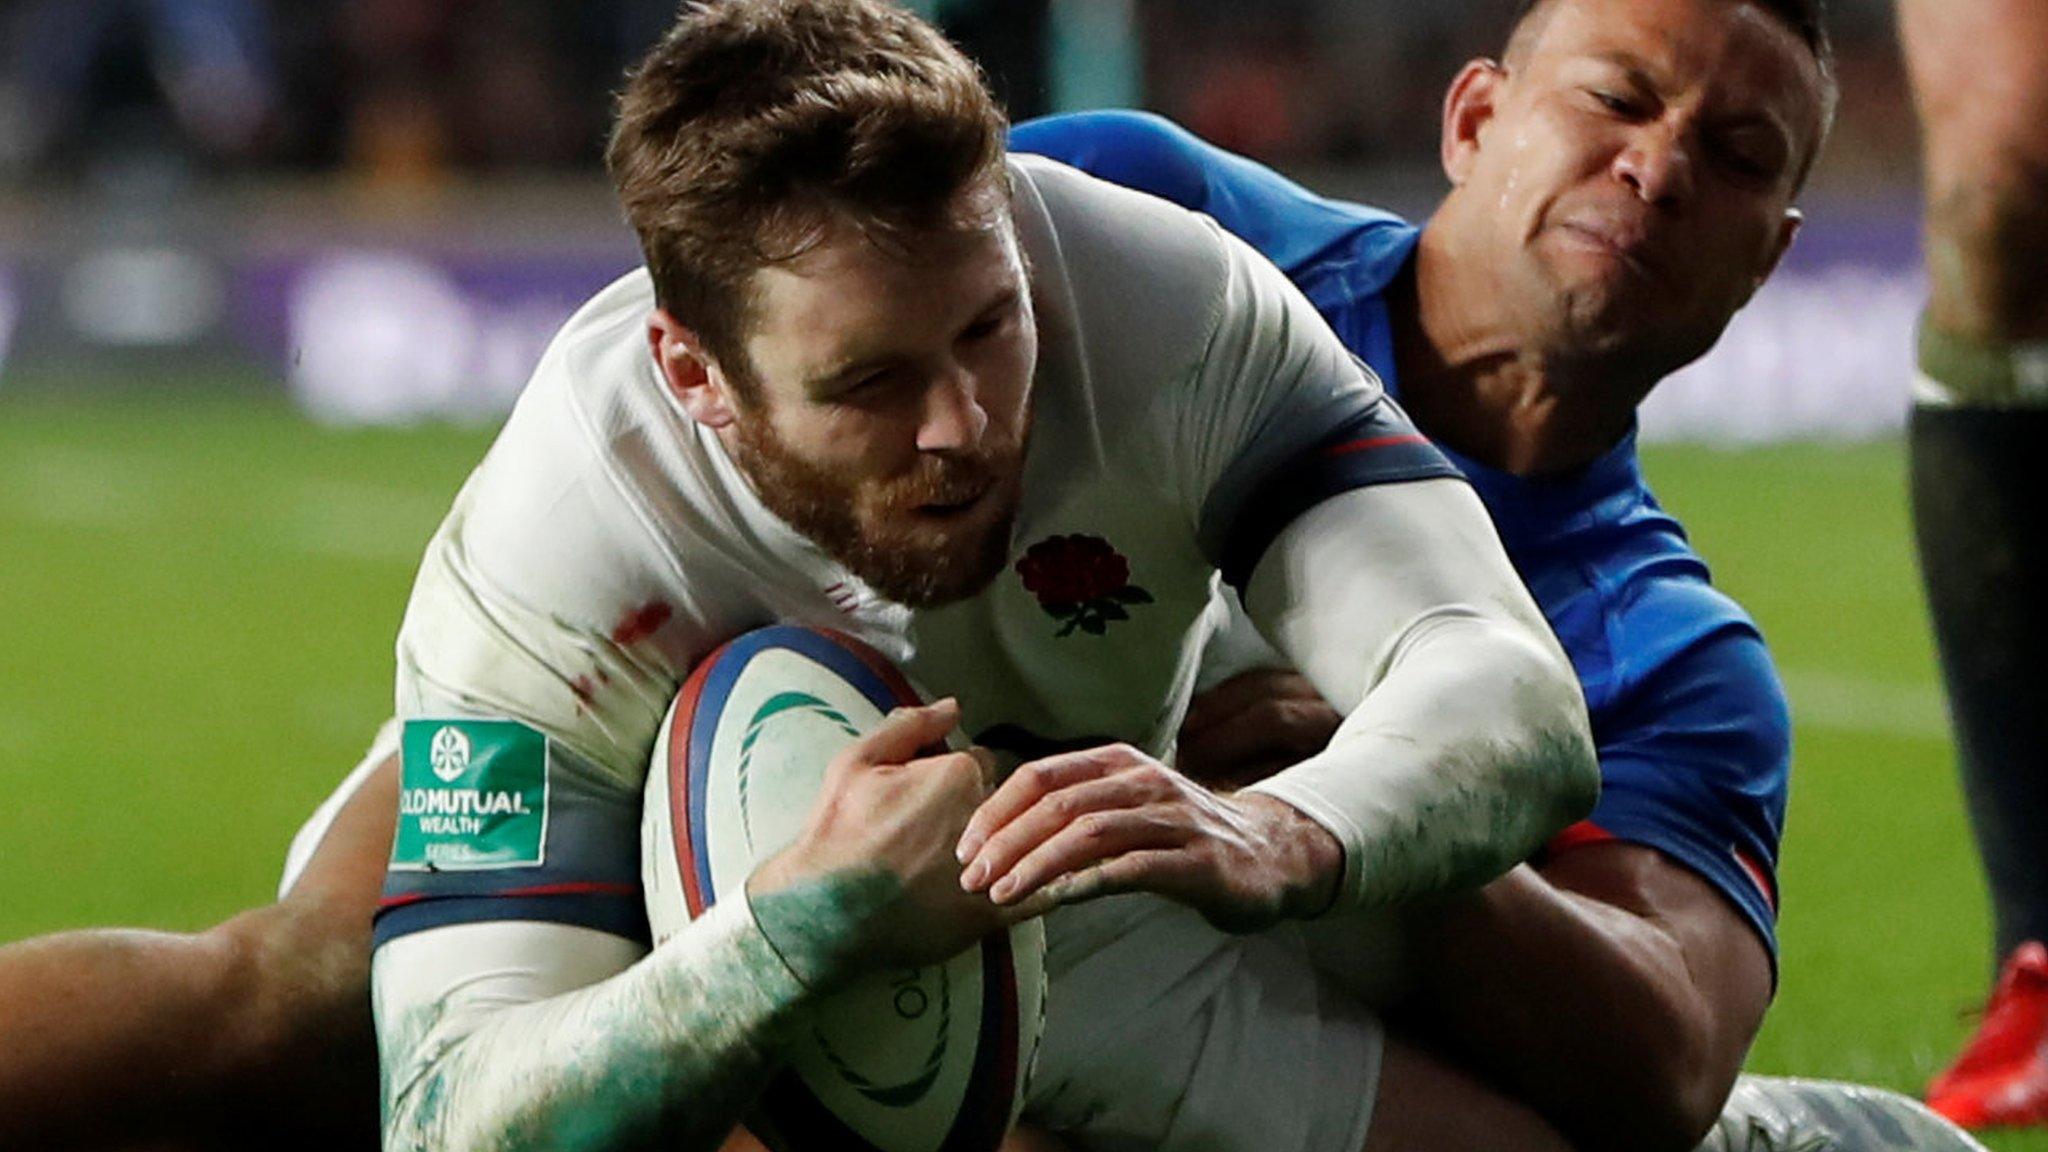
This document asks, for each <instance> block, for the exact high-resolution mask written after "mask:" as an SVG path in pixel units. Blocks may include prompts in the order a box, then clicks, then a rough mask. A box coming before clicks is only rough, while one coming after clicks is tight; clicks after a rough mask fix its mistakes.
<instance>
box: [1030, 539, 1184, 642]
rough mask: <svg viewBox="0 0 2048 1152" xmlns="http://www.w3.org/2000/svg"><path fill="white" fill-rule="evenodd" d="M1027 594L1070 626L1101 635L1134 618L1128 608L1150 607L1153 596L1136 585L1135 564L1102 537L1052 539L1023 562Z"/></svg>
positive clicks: (1032, 549)
mask: <svg viewBox="0 0 2048 1152" xmlns="http://www.w3.org/2000/svg"><path fill="white" fill-rule="evenodd" d="M1017 575H1018V577H1019V578H1021V579H1022V580H1023V581H1024V590H1025V591H1027V592H1029V593H1031V594H1032V595H1033V596H1036V597H1037V598H1038V606H1039V607H1041V608H1043V609H1045V611H1046V614H1047V615H1049V616H1051V617H1052V618H1053V619H1055V620H1059V621H1062V622H1063V623H1065V625H1066V627H1064V628H1061V629H1060V631H1059V633H1058V634H1059V635H1061V636H1065V635H1067V634H1068V633H1071V632H1072V631H1074V629H1076V628H1079V629H1081V630H1082V631H1084V632H1087V633H1089V634H1091V635H1095V636H1100V635H1102V634H1103V632H1105V631H1106V630H1107V628H1108V624H1109V622H1110V621H1112V620H1128V619H1130V618H1131V616H1130V612H1129V611H1127V610H1126V607H1125V606H1126V605H1130V604H1150V603H1151V602H1152V595H1151V593H1149V592H1146V591H1145V590H1144V589H1143V588H1140V587H1138V586H1137V585H1135V584H1132V583H1131V562H1130V561H1129V560H1126V559H1125V558H1124V557H1123V556H1122V555H1121V554H1120V553H1118V552H1117V550H1116V549H1115V548H1113V547H1111V546H1110V543H1109V541H1107V540H1104V539H1103V538H1102V537H1100V536H1083V535H1078V534H1077V535H1072V536H1049V537H1047V538H1045V539H1044V540H1040V541H1039V542H1038V543H1036V544H1033V545H1032V546H1031V547H1030V548H1029V549H1027V550H1026V551H1025V553H1024V555H1023V557H1022V558H1020V559H1019V560H1018V561H1017Z"/></svg>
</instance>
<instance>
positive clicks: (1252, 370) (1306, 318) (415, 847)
mask: <svg viewBox="0 0 2048 1152" xmlns="http://www.w3.org/2000/svg"><path fill="white" fill-rule="evenodd" d="M1011 170H1012V176H1013V178H1014V186H1015V195H1014V208H1015V218H1016V224H1017V229H1018V235H1019V242H1020V244H1021V246H1022V248H1023V249H1024V251H1025V253H1026V254H1027V258H1028V261H1029V264H1028V266H1029V268H1030V278H1031V284H1032V294H1033V299H1034V303H1035V306H1036V312H1037V317H1036V319H1037V324H1038V327H1039V333H1040V343H1039V361H1038V366H1037V371H1036V375H1035V379H1034V383H1033V389H1034V392H1033V396H1034V406H1035V418H1034V424H1033V430H1032V435H1031V439H1030V445H1029V453H1028V456H1027V459H1026V464H1025V469H1026V471H1025V480H1024V486H1023V495H1022V502H1021V505H1020V507H1019V510H1018V514H1017V518H1016V530H1015V535H1014V537H1013V544H1012V552H1011V563H1010V564H1009V566H1007V567H1006V568H1005V569H1004V571H1003V572H1002V573H1001V575H1000V576H998V577H997V579H996V580H995V581H994V583H993V584H991V585H990V586H989V587H988V588H987V589H985V590H984V591H982V592H981V593H979V594H978V595H976V596H974V597H972V598H971V599H968V600H965V601H962V602H959V603H956V604H952V605H948V606H945V607H942V608H939V609H935V610H928V611H912V610H910V609H908V608H905V607H903V606H901V605H897V604H893V603H890V602H888V601H885V600H883V599H881V598H880V597H879V596H877V595H876V594H875V593H874V592H872V591H871V590H870V589H868V588H866V587H865V586H864V585H862V584H861V583H860V581H858V580H857V579H855V578H854V577H853V576H852V575H851V574H849V573H848V572H847V571H846V570H845V569H843V568H842V567H841V566H840V565H838V564H837V563H835V562H834V561H833V560H832V559H830V558H829V557H828V556H826V555H825V554H824V553H823V552H822V551H821V550H819V549H818V548H817V547H815V546H814V545H812V544H811V543H810V542H809V541H807V540H806V539H804V538H802V537H801V536H799V535H798V534H797V533H796V532H795V531H794V530H793V529H791V528H790V527H789V526H788V525H786V524H784V523H783V522H781V521H780V520H778V519H777V518H776V517H775V516H773V515H772V514H771V513H769V512H768V511H767V510H766V509H765V508H764V507H763V506H762V504H761V502H760V501H759V499H758V498H757V497H756V496H755V495H754V493H753V492H752V490H751V489H750V488H749V486H748V484H747V482H746V480H745V479H744V478H743V477H742V476H741V474H740V473H739V471H738V470H737V469H736V468H735V467H734V465H733V464H732V462H731V461H730V459H728V457H727V456H726V454H725V452H724V450H723V448H722V447H721V446H720V444H719V441H718V439H717V437H716V436H715V434H713V433H712V432H711V431H710V430H709V429H706V428H704V427H702V426H700V425H698V424H696V423H695V422H694V421H692V420H691V419H690V418H689V417H688V416H687V415H685V414H684V412H683V411H682V410H681V408H680V406H679V405H678V404H677V402H676V401H675V399H674V398H673V396H672V395H671V394H670V393H669V391H668V389H667V388H666V387H665V385H664V383H663V380H662V377H661V374H660V372H659V370H658V368H657V366H656V365H655V363H654V362H653V360H652V358H651V354H650V352H649V350H648V346H647V341H646V338H645V335H644V333H645V325H646V320H647V316H648V313H649V312H650V311H651V310H652V309H653V307H654V299H653V291H652V287H651V284H650V282H649V279H648V277H647V275H646V273H645V272H644V271H638V272H634V273H632V274H630V275H627V276H625V277H624V278H622V279H620V280H619V281H618V282H616V283H614V284H613V285H611V286H610V287H608V288H606V289H605V290H604V291H603V292H601V293H600V294H599V295H598V296H597V297H596V298H594V299H593V300H591V301H590V302H589V303H588V304H587V305H585V306H584V307H583V308H582V309H581V310H580V311H578V312H577V313H576V315H575V316H574V317H573V318H571V319H570V321H569V322H568V324H567V326H566V327H565V328H564V329H563V331H562V332H561V334H560V335H559V336H558V337H557V339H556V340H555V341H554V343H553V345H552V346H551V347H550V348H549V350H548V352H547V354H546V355H545V357H544V358H543V360H542V362H541V364H540V366H539V368H538V369H537V370H536V372H535V375H534V378H533V382H532V384H531V385H530V387H529V388H528V389H527V391H526V393H525V395H524V396H523V397H522V399H521V400H520V402H519V405H518V407H517V409H516V410H515V411H514V413H513V415H512V417H511V419H510V420H509V422H508V423H507V424H506V426H505V428H504V431H503V432H502V434H501V435H500V436H499V438H498V440H497V442H496V444H495V445H494V446H493V447H492V448H491V450H490V452H489V454H488V455H487V456H486V457H485V459H484V461H483V462H482V464H481V465H480V466H479V467H478V468H477V470H476V472H475V473H474V474H473V475H472V476H471V478H470V480H469V482H468V483H467V484H466V485H465V486H464V487H463V489H462V492H461V494H460V495H459V496H458V497H457V499H456V502H455V505H454V508H453V509H452V511H451V512H450V513H449V515H448V518H447V520H446V521H445V522H444V523H443V524H442V526H441V528H440V530H439V531H438V532H437V533H436V535H435V536H434V539H433V541H432V543H431V544H430V546H429V548H428V551H427V555H426V558H425V561H424V563H423V564H422V567H421V570H420V574H419V578H418V582H417V585H416V586H415V588H414V592H413V598H412V602H411V605H410V607H409V609H408V611H407V613H406V618H405V623H404V627H403V629H402V631H401V634H400V637H399V643H398V666H399V674H398V709H399V714H400V716H401V718H404V719H407V720H409V721H418V722H416V723H410V724H408V726H407V733H406V739H405V757H404V759H405V767H404V773H405V791H404V800H403V803H402V808H401V816H400V822H399V832H398V837H397V841H396V843H395V845H394V849H393V865H392V872H391V876H390V880H389V882H388V884H387V890H386V893H385V896H386V899H385V904H384V909H383V911H382V912H380V914H379V921H378V940H379V942H380V943H381V942H383V941H385V940H388V939H391V938H393V937H395V936H400V935H405V934H407V933H410V932H414V931H419V930H422V929H426V928H431V927H435V926H439V925H443V924H451V923H463V922H475V921H493V920H520V919H533V920H546V921H555V922H561V923H569V924H578V925H582V926H586V927H592V928H598V929H601V930H604V931H608V932H612V933H615V934H618V935H622V936H628V937H632V938H644V935H645V931H646V929H645V924H644V919H643V916H642V913H641V910H640V896H639V869H638V863H637V859H638V836H637V829H638V823H639V816H640V805H641V794H642V785H643V781H644V778H645V773H646V771H647V761H648V756H649V752H650V749H651V747H652V745H653V741H654V737H655V733H656V729H657V727H658V726H659V724H660V721H661V719H662V716H663V714H664V713H665V712H666V710H667V708H668V705H669V702H670V700H671V699H672V698H673V696H674V694H675V692H676V690H677V687H678V685H679V684H680V682H681V681H682V680H683V679H684V678H685V676H686V675H687V674H688V672H689V670H690V668H691V666H692V665H693V664H694V663H695V662H696V661H697V660H699V659H700V658H701V657H703V656H704V655H706V654H707V653H709V652H710V651H711V650H712V649H713V648H715V647H716V646H718V645H719V644H720V643H722V642H724V641H725V640H728V639H730V638H732V637H733V636H734V635H736V634H738V633H740V632H743V631H745V630H747V629H750V628H753V627H757V626H760V625H763V624H768V623H772V622H778V621H779V622H789V623H800V624H809V625H818V626H825V627H831V628H836V629H839V630H842V631H845V632H848V633H851V634H852V635H854V636H857V637H859V638H860V639H861V640H863V641H865V642H867V643H868V644H870V645H873V646H874V647H875V648H877V649H879V650H880V651H881V652H883V653H884V654H885V655H887V656H889V657H890V658H892V659H894V660H895V661H897V662H898V664H900V665H901V666H902V667H903V668H904V670H905V671H906V672H907V673H908V674H909V675H910V677H911V678H912V679H913V680H914V681H915V682H917V683H918V684H919V685H920V687H922V688H923V689H924V690H926V691H927V692H930V693H933V694H945V695H954V696H957V697H958V698H959V700H960V702H961V705H962V707H963V710H964V720H963V728H964V730H965V731H966V733H967V734H969V735H970V736H971V737H972V738H974V739H975V740H976V741H977V742H979V743H983V744H987V745H989V746H991V747H995V748H997V749H999V750H1004V751H1008V752H1010V753H1012V754H1014V755H1016V756H1018V757H1020V758H1025V759H1029V758H1032V757H1035V756H1037V755H1042V754H1045V753H1046V752H1049V751H1051V750H1053V749H1054V748H1056V747H1063V746H1069V745H1076V744H1097V743H1103V742H1107V741H1111V740H1122V741H1126V742H1129V743H1131V744H1133V745H1135V746H1137V747H1140V748H1142V749H1145V750H1147V751H1149V752H1151V753H1153V754H1155V755H1160V756H1162V757H1163V756H1165V755H1166V754H1167V753H1168V752H1169V746H1170V743H1171V740H1172V736H1173V733H1174V731H1175V729H1176V728H1177V727H1178V724H1179V720H1180V717H1181V713H1182V711H1183V709H1184V707H1185V704H1186V701H1187V697H1188V695H1189V692H1190V689H1191V686H1192V681H1193V677H1194V672H1195V666H1196V658H1197V656H1198V654H1199V649H1200V646H1201V642H1202V639H1203V637H1204V635H1205V632H1206V628H1207V624H1206V623H1205V620H1206V617H1205V611H1206V610H1207V608H1208V606H1209V604H1210V602H1211V597H1212V594H1213V592H1214V589H1215V586H1216V580H1217V577H1218V572H1219V570H1220V571H1222V572H1223V573H1224V574H1225V575H1226V576H1228V577H1230V578H1231V579H1232V580H1233V581H1234V582H1236V583H1238V584H1240V585H1241V584H1242V583H1243V581H1244V580H1246V579H1247V578H1248V577H1249V574H1250V571H1251V569H1252V567H1253V566H1254V565H1255V564H1256V563H1257V561H1258V558H1259V556H1260V554H1261V552H1262V551H1263V550H1264V548H1265V546H1266V545H1267V544H1269V543H1270V542H1271V541H1272V539H1273V537H1274V536H1275V535H1277V534H1278V532H1279V531H1280V530H1281V529H1282V528H1284V527H1285V526H1286V524H1287V523H1288V522H1289V521H1291V520H1292V519H1293V518H1294V516H1295V515H1297V514H1298V513H1300V512H1301V511H1303V510H1305V509H1306V508H1307V507H1309V506H1311V505H1313V504H1315V503H1317V502H1319V501H1320V500H1322V499H1324V498H1326V497H1328V496H1330V495H1332V494H1335V493H1336V492H1339V491H1342V490H1345V489H1349V488H1355V487H1360V486H1363V485H1367V484H1373V483H1382V482H1392V481H1403V480H1411V479H1418V478H1423V477H1433V476H1455V475H1456V474H1457V473H1456V472H1455V470H1454V469H1453V468H1452V466H1451V465H1450V464H1449V463H1448V462H1446V461H1445V460H1444V459H1443V457H1442V456H1440V455H1439V454H1438V453H1436V451H1435V450H1434V449H1433V448H1431V447H1430V446H1429V445H1428V443H1427V442H1426V441H1425V440H1423V438H1422V437H1420V436H1419V435H1416V434H1415V432H1414V430H1413V428H1412V427H1411V426H1410V425H1409V424H1408V422H1407V419H1406V417H1405V416H1403V415H1402V414H1401V413H1400V412H1399V410H1398V409H1397V408H1395V407H1394V406H1393V404H1392V403H1391V402H1390V401H1389V400H1387V399H1386V398H1385V397H1384V396H1383V394H1382V390H1381V388H1380V385H1379V383H1378V381H1377V380H1376V379H1375V378H1374V377H1373V376H1372V375H1371V373H1370V372H1369V370H1367V369H1365V368H1363V367H1362V366H1361V365H1359V364H1358V363H1357V362H1356V361H1355V360H1354V359H1353V358H1352V357H1351V356H1350V355H1349V354H1348V353H1347V352H1346V351H1345V350H1344V348H1343V347H1342V346H1341V345H1340V344H1339V342H1338V340H1337V339H1336V337H1335V336H1333V335H1332V334H1331V333H1330V331H1329V330H1328V328H1327V327H1326V326H1325V324H1324V322H1323V321H1322V320H1321V319H1320V318H1319V317H1318V316H1317V314H1316V313H1315V311H1314V309H1313V308H1312V307H1311V306H1310V305H1309V304H1308V302H1307V301H1306V300H1305V299H1303V298H1302V297H1301V295H1300V294H1299V293H1298V292H1297V291H1296V290H1295V289H1294V288H1293V286H1292V285H1290V284H1289V283H1288V282H1287V280H1286V278H1285V277H1283V276H1282V275H1281V274H1280V273H1279V272H1278V271H1276V270H1275V269H1274V268H1273V267H1272V266H1270V265H1269V264H1267V263H1266V262H1265V261H1264V260H1263V259H1262V258H1260V257H1259V256H1257V255H1256V254H1255V253H1254V252H1253V251H1252V250H1251V249H1250V248H1248V247H1246V246H1245V245H1243V244H1242V243H1241V242H1239V241H1237V240H1235V239H1234V238H1232V237H1230V236H1229V235H1228V234H1226V233H1225V232H1223V231H1222V230H1221V229H1220V228H1218V227H1217V226H1216V225H1215V224H1214V223H1213V222H1212V221H1210V220H1209V219H1208V218H1207V217H1203V216H1197V215H1194V214H1191V213H1188V212H1186V211H1184V210H1182V209H1180V208H1177V207H1174V206H1172V205H1169V204H1167V203H1165V202H1164V201H1159V200H1154V199H1152V198H1150V197H1146V196H1143V195H1140V194H1137V193H1132V192H1128V191H1125V190H1123V189H1120V188H1116V187H1114V186H1112V185H1109V184H1106V183H1103V182H1100V181H1097V180H1095V179H1093V178H1091V177H1088V176H1085V175H1083V174H1081V173H1079V172H1076V171H1074V170H1072V169H1069V168H1066V167H1064V166H1062V165H1059V164H1056V163H1053V162H1051V161H1044V160H1039V159H1036V158H1030V157H1020V158H1017V159H1016V160H1014V161H1013V163H1012V169H1011ZM450 718H459V719H462V720H465V721H468V722H466V723H463V724H460V725H457V726H456V727H455V729H454V731H453V734H450V730H449V728H448V726H445V725H441V724H438V723H427V721H430V720H431V721H440V720H445V719H450Z"/></svg>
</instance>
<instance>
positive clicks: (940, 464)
mask: <svg viewBox="0 0 2048 1152" xmlns="http://www.w3.org/2000/svg"><path fill="white" fill-rule="evenodd" d="M1019 431H1020V433H1021V431H1022V429H1020V430H1019ZM728 444H729V445H730V447H731V449H732V454H733V458H734V462H735V463H737V464H738V465H739V468H740V470H741V471H742V472H743V473H744V474H745V475H746V477H747V479H748V481H749V482H750V483H751V484H752V485H753V487H754V491H755V492H756V493H757V494H758V495H759V496H760V499H761V502H762V503H763V504H764V505H766V506H767V508H768V510H769V511H770V512H773V513H774V514H775V515H776V516H778V517H780V518H781V519H782V520H783V521H785V522H786V523H788V524H789V525H790V526H791V527H793V528H795V529H796V530H797V531H798V532H800V533H802V534H803V535H804V536H805V537H806V538H808V539H809V540H811V541H812V542H813V543H815V544H816V545H818V547H819V548H821V549H823V550H824V552H825V554H826V555H828V556H830V557H832V559H834V560H836V561H838V562H839V563H840V564H842V565H844V566H845V567H846V569H847V570H848V571H850V572H852V573H853V575H854V576H855V577H857V578H859V579H860V580H861V581H862V582H863V583H865V584H867V585H868V586H869V587H871V588H873V589H874V590H875V591H876V592H879V593H880V594H881V595H882V596H884V597H886V598H888V599H889V600H892V601H894V602H896V603H898V604H904V605H907V606H909V607H912V608H932V607H937V606H938V605H941V604H948V603H952V602H954V601H957V600H964V599H966V598H968V597H970V596H973V595H975V594H976V593H978V592H980V591H981V590H982V589H984V588H986V587H988V585H989V583H990V582H991V581H993V580H994V579H995V578H996V576H997V575H999V574H1000V573H1001V572H1002V571H1003V568H1004V566H1005V565H1006V564H1007V563H1008V561H1009V553H1010V540H1011V531H1012V529H1013V527H1014V525H1015V521H1016V516H1017V504H1018V500H1019V498H1020V496H1021V493H1022V484H1021V478H1022V476H1023V463H1024V448H1025V442H1024V437H1023V436H1022V435H1021V434H1020V435H1018V436H1016V437H1013V438H1010V439H1008V440H1007V441H1005V442H1004V443H992V442H989V441H987V440H984V441H983V442H982V443H981V444H979V445H977V446H976V448H975V449H974V450H972V451H970V452H964V453H944V454H939V453H920V454H919V455H917V456H916V457H915V458H914V460H913V462H912V466H911V467H910V469H909V470H908V471H906V472H904V473H902V474H901V475H895V476H886V477H874V478H869V477H864V476H863V475H862V474H861V473H860V471H859V470H858V469H856V468H854V467H851V466H847V465H837V466H835V465H831V464H825V463H820V462H817V461H814V460H809V459H806V458H805V457H804V455H803V454H802V453H801V452H800V451H798V450H797V449H796V448H794V447H793V446H792V445H790V444H789V443H788V441H786V440H785V439H784V438H783V437H782V435H781V434H780V433H778V432H777V430H776V429H775V427H774V423H773V421H772V420H769V419H766V418H757V419H744V418H743V419H742V420H740V421H739V422H738V423H737V424H736V426H735V428H734V432H733V435H732V436H731V437H730V438H729V440H728Z"/></svg>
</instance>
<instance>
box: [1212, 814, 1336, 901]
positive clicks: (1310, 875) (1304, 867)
mask: <svg viewBox="0 0 2048 1152" xmlns="http://www.w3.org/2000/svg"><path fill="white" fill-rule="evenodd" d="M1238 802H1239V803H1240V804H1242V805H1244V807H1245V809H1246V810H1247V811H1249V812H1252V813H1254V814H1255V815H1256V816H1257V817H1258V819H1259V820H1260V822H1261V824H1262V825H1263V826H1264V828H1265V832H1266V840H1267V843H1268V844H1269V845H1270V846H1271V847H1272V849H1273V853H1274V856H1273V858H1274V862H1275V863H1276V865H1277V866H1278V867H1279V869H1280V872H1281V877H1282V880H1281V893H1280V914H1281V916H1283V917H1285V918H1287V919H1290V920H1309V919H1313V918H1315V917H1317V916H1320V915H1322V914H1323V913H1325V912H1327V911H1329V910H1330V908H1331V907H1332V906H1333V905H1335V904H1336V902H1337V893H1338V890H1339V888H1340V887H1341V886H1342V884H1343V880H1344V846H1343V844H1341V843H1340V842H1339V841H1338V840H1337V837H1336V836H1334V835H1332V834H1331V832H1330V830H1329V829H1327V828H1325V827H1323V826H1322V825H1321V824H1318V823H1317V822H1316V821H1315V820H1313V819H1311V818H1310V817H1309V816H1308V814H1307V813H1305V812H1303V811H1302V810H1301V809H1299V808H1296V807H1295V806H1294V805H1292V804H1289V803H1288V802H1287V801H1285V800H1282V799H1279V798H1278V797H1275V796H1265V795H1260V794H1258V793H1242V794H1240V795H1239V797H1238Z"/></svg>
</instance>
